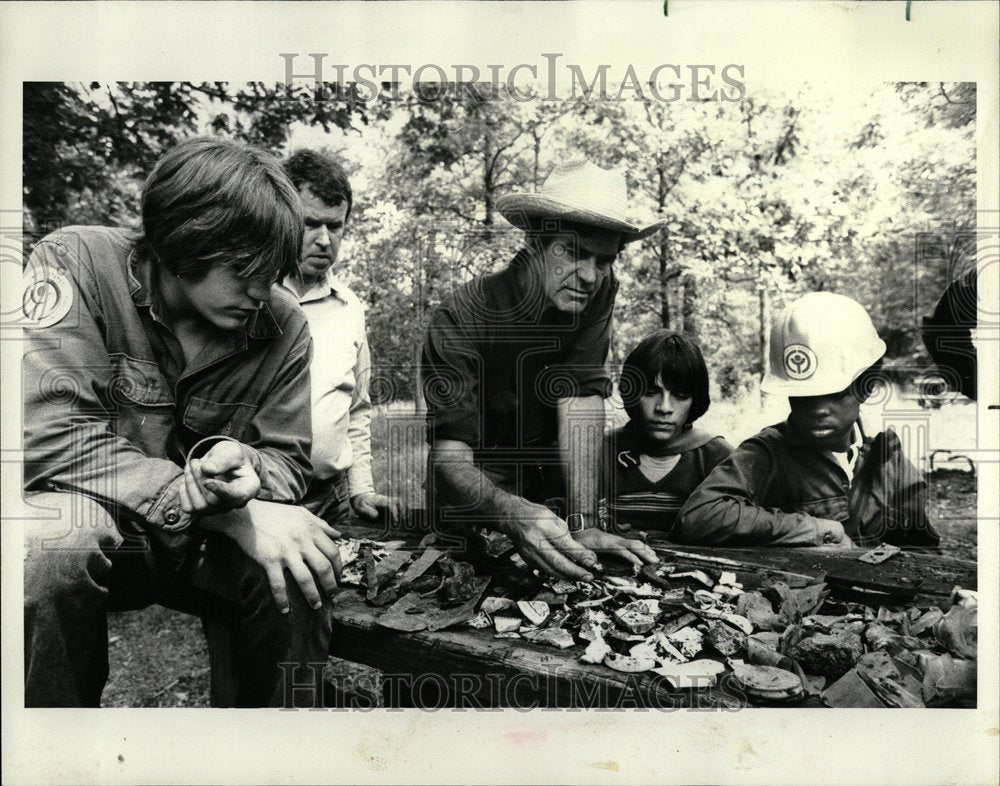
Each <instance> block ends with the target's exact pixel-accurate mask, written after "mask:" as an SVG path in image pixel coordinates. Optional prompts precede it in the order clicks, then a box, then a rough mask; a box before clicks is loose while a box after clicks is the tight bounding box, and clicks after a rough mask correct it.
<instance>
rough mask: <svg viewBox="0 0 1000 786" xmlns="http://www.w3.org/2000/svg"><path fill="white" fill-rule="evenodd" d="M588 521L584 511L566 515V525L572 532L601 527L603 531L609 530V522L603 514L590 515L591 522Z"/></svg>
mask: <svg viewBox="0 0 1000 786" xmlns="http://www.w3.org/2000/svg"><path fill="white" fill-rule="evenodd" d="M587 522H588V517H587V516H584V515H583V514H582V513H570V514H569V515H568V516H567V517H566V527H567V528H568V529H569V531H570V532H582V531H583V530H585V529H599V530H602V531H607V528H608V526H607V522H606V521H605V520H604V518H603V517H601V516H594V515H591V516H590V522H591V523H590V524H588V523H587Z"/></svg>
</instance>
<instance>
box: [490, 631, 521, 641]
mask: <svg viewBox="0 0 1000 786" xmlns="http://www.w3.org/2000/svg"><path fill="white" fill-rule="evenodd" d="M493 638H495V639H519V638H521V634H520V633H518V632H517V631H516V630H508V631H506V632H504V633H495V634H493Z"/></svg>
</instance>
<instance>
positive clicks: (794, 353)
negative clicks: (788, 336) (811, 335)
mask: <svg viewBox="0 0 1000 786" xmlns="http://www.w3.org/2000/svg"><path fill="white" fill-rule="evenodd" d="M783 360H784V365H785V373H786V374H787V375H788V377H789V379H809V377H811V376H812V375H813V374H815V373H816V353H814V352H813V351H812V350H811V349H809V347H807V346H806V345H805V344H789V345H788V346H787V347H785V354H784V357H783Z"/></svg>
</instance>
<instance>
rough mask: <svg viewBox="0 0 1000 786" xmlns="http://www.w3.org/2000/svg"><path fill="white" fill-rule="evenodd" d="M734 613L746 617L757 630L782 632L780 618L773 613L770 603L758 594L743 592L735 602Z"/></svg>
mask: <svg viewBox="0 0 1000 786" xmlns="http://www.w3.org/2000/svg"><path fill="white" fill-rule="evenodd" d="M736 613H737V614H740V615H742V616H744V617H746V618H747V619H748V620H750V622H751V623H752V624H753V626H754V627H755V628H756V629H757V630H782V629H783V628H784V625H783V624H782V621H781V618H780V617H778V615H777V614H775V613H774V609H773V608H772V607H771V601H769V600H768V599H767V598H765V597H764V596H763V595H761V594H760V593H759V592H744V593H743V594H742V595H740V597H739V599H738V600H737V601H736Z"/></svg>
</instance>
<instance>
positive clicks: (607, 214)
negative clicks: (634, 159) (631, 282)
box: [497, 161, 667, 244]
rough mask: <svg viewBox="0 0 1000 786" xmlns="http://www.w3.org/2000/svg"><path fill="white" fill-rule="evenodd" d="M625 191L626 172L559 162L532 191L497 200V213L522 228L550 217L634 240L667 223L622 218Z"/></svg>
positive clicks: (579, 163) (623, 241)
mask: <svg viewBox="0 0 1000 786" xmlns="http://www.w3.org/2000/svg"><path fill="white" fill-rule="evenodd" d="M627 202H628V192H627V189H626V187H625V175H623V174H622V173H621V172H614V171H611V170H608V169H602V168H601V167H599V166H597V165H596V164H592V163H591V162H590V161H573V162H569V163H565V164H560V165H559V166H557V167H556V168H555V169H553V170H552V173H551V174H550V175H549V176H548V177H547V178H546V179H545V182H544V183H542V187H541V189H539V191H538V192H537V193H535V194H507V195H506V196H502V197H500V198H499V199H497V209H498V210H499V211H500V214H501V215H502V216H503V217H504V218H506V219H507V220H508V221H510V223H512V224H513V225H514V226H516V227H520V228H521V229H524V228H525V227H526V226H527V225H528V222H529V220H530V219H533V218H551V219H562V220H564V221H572V222H575V223H578V224H586V225H589V226H594V227H598V228H600V229H606V230H609V231H611V232H618V233H620V234H621V242H622V244H625V243H634V242H635V241H636V240H642V239H643V238H644V237H649V236H650V235H652V234H653V233H654V232H658V231H660V230H661V229H663V227H664V226H666V223H667V222H666V221H656V222H654V223H652V224H649V225H647V226H638V225H636V224H633V223H631V222H630V221H628V220H627V219H626V218H625V205H626V203H627Z"/></svg>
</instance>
